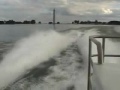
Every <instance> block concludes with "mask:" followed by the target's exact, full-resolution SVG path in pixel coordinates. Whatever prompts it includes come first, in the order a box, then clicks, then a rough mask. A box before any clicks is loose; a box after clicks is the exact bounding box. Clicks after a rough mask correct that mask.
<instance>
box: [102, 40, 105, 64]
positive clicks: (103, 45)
mask: <svg viewBox="0 0 120 90" xmlns="http://www.w3.org/2000/svg"><path fill="white" fill-rule="evenodd" d="M102 48H103V62H104V58H105V56H104V55H105V38H102Z"/></svg>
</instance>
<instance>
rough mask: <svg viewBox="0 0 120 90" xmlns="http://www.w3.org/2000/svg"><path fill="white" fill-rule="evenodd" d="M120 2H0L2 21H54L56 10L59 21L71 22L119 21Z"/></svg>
mask: <svg viewBox="0 0 120 90" xmlns="http://www.w3.org/2000/svg"><path fill="white" fill-rule="evenodd" d="M119 2H120V1H119V0H0V19H2V20H3V19H6V20H8V19H14V20H25V19H28V20H31V19H36V20H38V21H39V20H41V21H43V22H48V21H51V20H52V10H53V8H56V12H57V20H58V21H61V22H71V21H72V20H75V19H80V20H95V19H98V20H102V21H103V20H104V21H108V20H113V19H116V20H118V19H119V15H120V13H119V12H120V5H119Z"/></svg>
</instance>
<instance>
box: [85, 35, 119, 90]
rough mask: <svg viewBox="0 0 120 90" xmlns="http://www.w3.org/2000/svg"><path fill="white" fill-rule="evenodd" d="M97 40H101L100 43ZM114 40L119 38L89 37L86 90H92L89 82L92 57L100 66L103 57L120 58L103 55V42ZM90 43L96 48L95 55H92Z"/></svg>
mask: <svg viewBox="0 0 120 90" xmlns="http://www.w3.org/2000/svg"><path fill="white" fill-rule="evenodd" d="M97 38H101V39H102V43H101V42H99V41H98V40H97ZM108 38H109V39H110V38H112V39H113V38H115V39H120V36H100V35H96V36H90V37H89V57H88V85H87V90H93V85H92V81H91V76H92V75H93V73H92V70H94V69H93V66H94V64H93V60H92V57H98V65H102V64H103V63H104V58H105V57H120V55H112V54H105V42H106V39H108ZM92 43H94V44H95V45H96V46H97V54H92Z"/></svg>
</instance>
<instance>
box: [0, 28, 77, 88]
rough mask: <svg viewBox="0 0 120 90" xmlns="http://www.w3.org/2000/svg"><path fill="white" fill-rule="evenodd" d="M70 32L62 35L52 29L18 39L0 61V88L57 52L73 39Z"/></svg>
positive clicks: (57, 53)
mask: <svg viewBox="0 0 120 90" xmlns="http://www.w3.org/2000/svg"><path fill="white" fill-rule="evenodd" d="M71 34H72V33H69V34H65V35H62V34H60V33H57V32H55V31H53V30H50V31H46V32H36V33H34V34H33V35H30V36H29V37H27V38H24V39H22V40H20V41H18V42H17V43H16V45H15V47H14V48H13V49H12V50H11V51H9V52H8V53H7V54H6V55H5V56H4V59H3V61H2V62H1V63H0V88H2V87H5V86H7V85H8V84H10V83H12V82H14V81H15V80H16V79H18V78H19V77H21V76H22V75H24V74H25V73H26V72H29V71H30V70H31V69H32V68H34V67H36V66H37V65H39V64H40V63H42V62H44V61H47V60H49V58H51V57H53V56H56V55H59V53H60V52H61V51H62V50H64V49H65V48H67V47H68V46H69V45H71V43H72V42H74V41H75V39H76V38H75V37H74V36H73V37H71Z"/></svg>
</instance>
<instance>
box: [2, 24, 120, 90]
mask: <svg viewBox="0 0 120 90" xmlns="http://www.w3.org/2000/svg"><path fill="white" fill-rule="evenodd" d="M7 27H10V28H9V29H8V28H7ZM7 27H6V26H2V28H3V29H5V28H7V29H5V31H3V30H1V31H0V32H3V35H4V36H3V35H1V36H0V37H1V38H2V39H1V42H0V54H1V55H0V59H1V60H4V57H5V56H6V53H7V54H9V53H11V52H10V50H11V49H12V48H14V47H15V46H16V44H15V41H17V40H19V39H21V38H23V37H28V36H29V35H30V34H32V33H33V32H35V31H40V32H41V33H42V32H46V33H47V31H48V30H49V27H51V26H48V27H47V28H45V26H43V27H42V28H41V26H34V27H33V26H28V27H27V26H13V27H11V26H7ZM17 27H18V28H19V29H18V28H17ZM31 27H32V28H31ZM57 27H58V28H57V30H56V31H57V32H58V33H60V34H62V35H64V36H66V34H65V33H70V31H71V30H74V31H73V32H72V34H70V35H71V37H72V38H74V37H76V35H77V34H78V33H79V32H80V35H78V39H79V40H82V41H80V46H78V43H77V41H76V40H77V39H75V42H73V43H71V44H70V45H68V46H67V48H65V49H64V50H61V51H60V53H59V54H56V55H54V56H53V57H50V58H49V59H48V60H46V61H42V62H39V63H38V64H36V65H37V66H36V67H34V68H30V70H28V71H26V73H24V74H23V75H22V77H21V76H20V78H19V79H16V80H14V82H12V83H9V85H8V86H7V87H5V90H80V89H81V90H86V85H87V81H86V80H87V77H86V73H87V72H86V70H85V69H86V68H85V66H86V60H85V58H84V56H87V50H86V49H88V45H87V43H86V42H87V38H88V36H89V35H96V34H100V35H117V36H119V35H120V31H119V28H120V27H119V26H89V25H88V26H78V25H75V26H73V25H66V26H65V25H63V26H62V27H61V25H60V26H57ZM23 28H24V29H23ZM26 28H27V29H26ZM51 28H52V27H51ZM20 29H21V30H22V31H20ZM16 30H17V31H16ZM86 36H87V38H86ZM9 37H10V38H9ZM45 37H46V35H45ZM79 40H78V41H79ZM8 41H9V42H8ZM39 42H40V41H39ZM48 42H49V41H48ZM112 42H114V43H119V40H113V39H110V40H109V42H108V43H109V44H111V43H112ZM66 43H67V42H66ZM114 43H112V44H111V46H110V45H109V46H108V45H107V47H108V49H107V50H108V51H106V52H111V51H113V50H114V51H116V50H117V48H118V47H117V46H119V45H120V44H119V45H117V46H116V47H115V48H112V49H110V47H112V46H114V45H115V44H114ZM26 44H27V43H26ZM54 44H55V43H54ZM61 44H64V43H61ZM17 45H18V44H17ZM33 46H34V45H33ZM35 47H36V45H35ZM78 48H79V49H80V51H79V50H78ZM29 49H30V48H29ZM32 49H34V48H32ZM15 50H16V49H15ZM28 52H30V50H28ZM116 53H119V54H120V52H119V51H118V52H116ZM35 54H36V53H35ZM15 55H16V54H15ZM21 56H22V55H21ZM21 59H22V58H21ZM31 60H32V59H31ZM33 60H34V59H33ZM28 61H29V60H28ZM3 62H4V61H3ZM19 64H21V62H19ZM7 65H9V64H7ZM13 65H14V64H13ZM8 67H9V66H8ZM16 68H17V67H16ZM3 70H4V69H3ZM5 70H6V69H5ZM11 73H12V72H11ZM0 77H1V76H0ZM6 77H7V75H6ZM8 77H11V78H12V76H10V75H8Z"/></svg>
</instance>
